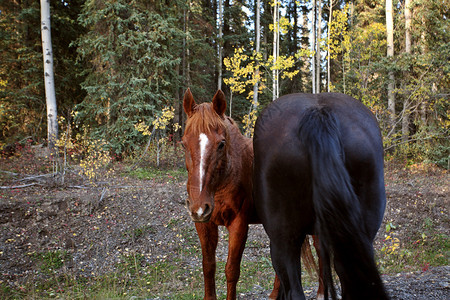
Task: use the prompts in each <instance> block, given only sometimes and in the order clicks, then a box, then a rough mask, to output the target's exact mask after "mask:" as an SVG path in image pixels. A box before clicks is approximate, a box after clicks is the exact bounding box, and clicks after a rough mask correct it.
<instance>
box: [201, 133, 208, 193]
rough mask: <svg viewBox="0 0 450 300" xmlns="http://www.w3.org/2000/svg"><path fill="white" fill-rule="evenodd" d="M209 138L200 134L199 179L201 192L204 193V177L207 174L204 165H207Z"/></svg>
mask: <svg viewBox="0 0 450 300" xmlns="http://www.w3.org/2000/svg"><path fill="white" fill-rule="evenodd" d="M208 142H209V140H208V137H207V136H206V134H204V133H200V170H199V179H200V192H201V191H202V188H203V187H202V184H203V175H204V174H205V170H204V164H205V155H206V146H207V145H208Z"/></svg>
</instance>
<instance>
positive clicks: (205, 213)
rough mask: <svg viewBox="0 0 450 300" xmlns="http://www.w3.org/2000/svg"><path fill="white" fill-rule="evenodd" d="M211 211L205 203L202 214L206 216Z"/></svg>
mask: <svg viewBox="0 0 450 300" xmlns="http://www.w3.org/2000/svg"><path fill="white" fill-rule="evenodd" d="M210 213H211V207H210V206H209V204H205V211H204V212H203V215H204V216H207V215H209V214H210Z"/></svg>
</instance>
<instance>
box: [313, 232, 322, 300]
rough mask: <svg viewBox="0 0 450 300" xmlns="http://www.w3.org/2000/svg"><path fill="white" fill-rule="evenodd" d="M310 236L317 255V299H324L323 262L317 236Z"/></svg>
mask: <svg viewBox="0 0 450 300" xmlns="http://www.w3.org/2000/svg"><path fill="white" fill-rule="evenodd" d="M312 238H313V242H314V248H316V253H317V257H318V259H319V289H318V290H317V300H322V299H325V298H324V297H325V296H324V294H325V291H324V285H323V263H322V259H321V258H320V244H319V237H318V236H317V235H313V236H312Z"/></svg>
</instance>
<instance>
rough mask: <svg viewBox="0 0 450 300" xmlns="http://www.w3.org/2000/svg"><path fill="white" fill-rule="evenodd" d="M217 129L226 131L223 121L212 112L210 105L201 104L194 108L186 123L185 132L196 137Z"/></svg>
mask: <svg viewBox="0 0 450 300" xmlns="http://www.w3.org/2000/svg"><path fill="white" fill-rule="evenodd" d="M219 128H221V129H223V130H226V124H225V119H224V118H221V117H220V116H219V115H218V114H217V113H216V112H215V111H214V109H213V107H212V105H211V103H202V104H199V105H197V106H196V107H195V108H194V112H193V114H192V115H191V116H190V117H189V118H188V120H187V121H186V128H185V132H190V133H193V134H196V135H197V134H200V133H210V132H211V131H212V130H217V129H219Z"/></svg>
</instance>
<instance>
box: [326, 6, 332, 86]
mask: <svg viewBox="0 0 450 300" xmlns="http://www.w3.org/2000/svg"><path fill="white" fill-rule="evenodd" d="M332 15H333V0H330V14H329V17H328V41H327V44H328V51H327V52H328V53H327V92H328V93H329V92H330V86H331V55H330V37H331V20H332V18H331V17H332Z"/></svg>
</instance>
